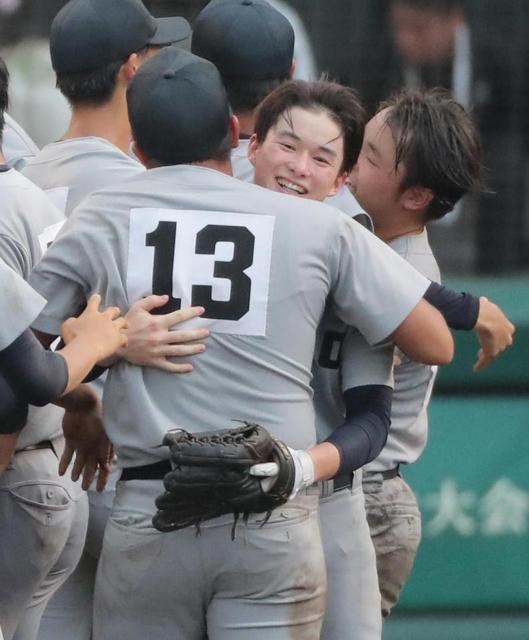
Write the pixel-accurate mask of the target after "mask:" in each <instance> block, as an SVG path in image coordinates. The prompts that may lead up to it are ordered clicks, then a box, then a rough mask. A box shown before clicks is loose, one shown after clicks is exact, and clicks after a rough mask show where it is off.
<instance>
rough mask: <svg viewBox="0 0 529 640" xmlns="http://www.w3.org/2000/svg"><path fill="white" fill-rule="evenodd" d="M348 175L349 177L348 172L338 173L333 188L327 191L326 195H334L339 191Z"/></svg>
mask: <svg viewBox="0 0 529 640" xmlns="http://www.w3.org/2000/svg"><path fill="white" fill-rule="evenodd" d="M348 177H349V174H348V173H342V174H340V175H339V176H338V177H337V178H336V180H335V181H334V185H333V188H332V189H331V190H330V191H329V193H328V194H327V197H330V196H335V195H336V194H337V193H338V191H340V189H341V188H342V187H343V186H344V184H345V181H346V180H347V178H348Z"/></svg>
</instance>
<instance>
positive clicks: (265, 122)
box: [255, 79, 366, 172]
mask: <svg viewBox="0 0 529 640" xmlns="http://www.w3.org/2000/svg"><path fill="white" fill-rule="evenodd" d="M294 107H300V108H302V109H306V110H308V111H325V112H326V113H327V114H328V115H329V116H330V117H331V119H332V120H333V121H334V122H336V124H337V125H338V126H339V127H340V129H341V130H342V134H343V139H344V144H343V146H344V156H343V163H342V166H341V168H340V171H342V172H348V171H350V170H351V169H352V168H353V166H354V165H355V163H356V161H357V159H358V154H359V153H360V149H361V147H362V139H363V137H364V128H365V124H366V113H365V111H364V108H363V107H362V105H361V104H360V101H359V99H358V97H357V95H356V93H355V92H354V91H353V89H350V88H349V87H344V86H343V85H341V84H338V83H336V82H331V81H329V80H325V79H323V80H318V81H317V82H304V81H303V80H290V81H289V82H286V83H285V84H283V85H282V86H281V87H279V88H278V89H276V90H275V91H274V92H272V93H271V94H270V95H269V96H268V97H267V98H265V100H263V102H262V103H261V104H260V105H259V108H258V110H257V114H256V120H255V134H256V136H257V141H258V142H259V143H262V142H264V140H265V138H266V136H267V134H268V131H269V130H270V129H271V127H273V126H274V125H275V124H276V123H277V122H278V120H279V118H280V117H281V116H282V115H283V114H284V113H288V112H289V111H290V109H292V108H294Z"/></svg>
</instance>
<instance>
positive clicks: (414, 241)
mask: <svg viewBox="0 0 529 640" xmlns="http://www.w3.org/2000/svg"><path fill="white" fill-rule="evenodd" d="M389 246H390V247H391V248H392V249H393V250H394V251H396V252H397V253H398V254H399V255H400V256H401V257H402V258H404V260H406V262H409V263H410V264H411V265H412V266H413V267H415V268H416V269H417V271H419V272H420V273H422V274H423V275H424V276H426V277H427V278H429V279H430V280H435V281H440V279H441V275H440V270H439V265H438V264H437V260H436V258H435V255H434V253H433V250H432V247H431V246H430V242H429V238H428V231H427V229H426V228H424V229H423V231H422V232H421V233H418V234H414V235H406V236H401V237H400V238H396V239H395V240H392V241H391V242H390V243H389Z"/></svg>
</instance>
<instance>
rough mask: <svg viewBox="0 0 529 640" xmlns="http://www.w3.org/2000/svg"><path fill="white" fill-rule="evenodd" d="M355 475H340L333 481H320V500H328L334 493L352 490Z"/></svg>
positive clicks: (350, 473)
mask: <svg viewBox="0 0 529 640" xmlns="http://www.w3.org/2000/svg"><path fill="white" fill-rule="evenodd" d="M353 479H354V474H353V473H352V472H348V473H340V474H338V475H337V476H334V478H331V480H320V481H319V482H318V487H319V489H320V498H328V497H329V496H331V495H332V494H333V493H337V492H338V491H342V490H343V489H352V487H353Z"/></svg>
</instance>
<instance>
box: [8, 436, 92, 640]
mask: <svg viewBox="0 0 529 640" xmlns="http://www.w3.org/2000/svg"><path fill="white" fill-rule="evenodd" d="M61 447H62V438H57V439H55V440H54V441H53V448H50V447H45V448H36V449H31V450H22V451H19V452H17V453H16V454H15V455H14V457H13V461H12V463H11V464H10V465H9V467H8V468H7V470H6V472H5V473H4V475H3V476H2V478H0V539H1V540H2V543H1V544H0V573H1V575H2V580H1V581H0V626H1V627H2V631H3V633H4V638H5V640H35V638H36V637H37V632H38V628H39V623H40V618H41V616H42V612H43V611H44V609H45V607H46V604H47V602H48V600H49V599H50V598H51V596H52V595H53V593H54V592H55V591H56V590H57V589H58V588H59V587H60V585H61V584H62V583H63V582H64V581H65V580H66V579H67V578H68V576H69V575H70V574H71V572H72V571H73V570H74V569H75V566H76V565H77V563H78V561H79V558H80V556H81V552H82V550H83V545H84V539H85V535H86V524H87V519H88V501H87V499H86V496H85V494H84V492H83V491H82V490H81V487H80V485H79V483H74V482H72V481H71V480H70V478H69V477H68V476H64V477H60V476H59V475H58V454H59V453H60V449H61Z"/></svg>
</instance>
